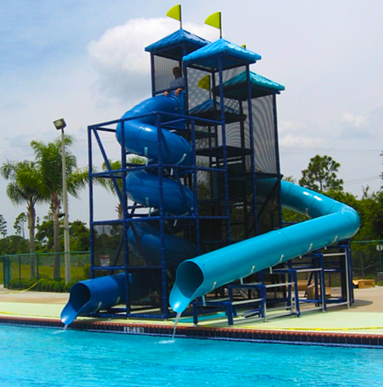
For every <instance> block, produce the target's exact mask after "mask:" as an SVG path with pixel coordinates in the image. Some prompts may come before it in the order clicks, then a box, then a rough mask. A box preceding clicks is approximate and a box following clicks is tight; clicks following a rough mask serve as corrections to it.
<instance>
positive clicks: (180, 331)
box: [0, 316, 383, 349]
mask: <svg viewBox="0 0 383 387" xmlns="http://www.w3.org/2000/svg"><path fill="white" fill-rule="evenodd" d="M0 324H7V325H18V326H33V327H45V328H60V329H63V328H64V324H63V323H62V322H61V320H59V319H54V318H34V317H28V318H27V317H16V316H0ZM68 329H71V330H81V331H91V332H99V333H119V334H131V335H147V336H164V337H172V335H173V329H174V327H173V325H164V324H161V323H155V324H154V323H152V324H151V323H137V322H123V323H121V322H111V321H94V320H76V321H74V322H73V323H72V324H71V325H70V327H69V328H68ZM175 337H176V338H192V339H213V340H227V341H245V342H259V343H279V344H297V345H321V346H348V347H365V348H378V349H383V334H365V333H350V332H317V331H315V332H313V331H297V330H283V329H256V328H251V329H250V328H234V327H231V328H225V327H219V328H211V327H202V326H177V330H176V334H175Z"/></svg>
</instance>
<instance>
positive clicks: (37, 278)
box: [0, 251, 90, 292]
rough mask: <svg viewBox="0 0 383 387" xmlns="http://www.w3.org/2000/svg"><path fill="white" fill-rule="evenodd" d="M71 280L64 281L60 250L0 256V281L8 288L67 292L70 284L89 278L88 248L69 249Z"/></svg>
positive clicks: (62, 259) (62, 258)
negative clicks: (72, 250) (85, 249)
mask: <svg viewBox="0 0 383 387" xmlns="http://www.w3.org/2000/svg"><path fill="white" fill-rule="evenodd" d="M70 261H71V277H72V279H71V281H70V283H68V284H65V280H64V278H65V274H64V270H65V267H64V253H63V252H59V253H35V254H13V255H3V256H0V284H4V287H5V288H8V289H20V290H21V289H33V290H42V291H55V292H64V291H69V289H70V287H71V286H72V284H73V283H75V282H78V281H81V280H84V279H88V278H89V277H90V264H89V263H90V253H89V251H86V252H82V251H78V252H71V253H70Z"/></svg>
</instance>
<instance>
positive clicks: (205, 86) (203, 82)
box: [197, 74, 210, 91]
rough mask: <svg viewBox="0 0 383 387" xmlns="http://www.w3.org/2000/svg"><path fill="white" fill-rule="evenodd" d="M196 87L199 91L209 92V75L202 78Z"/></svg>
mask: <svg viewBox="0 0 383 387" xmlns="http://www.w3.org/2000/svg"><path fill="white" fill-rule="evenodd" d="M197 86H198V87H200V88H201V89H205V90H208V91H210V75H209V74H208V75H205V76H204V77H202V78H201V79H200V80H199V81H198V83H197Z"/></svg>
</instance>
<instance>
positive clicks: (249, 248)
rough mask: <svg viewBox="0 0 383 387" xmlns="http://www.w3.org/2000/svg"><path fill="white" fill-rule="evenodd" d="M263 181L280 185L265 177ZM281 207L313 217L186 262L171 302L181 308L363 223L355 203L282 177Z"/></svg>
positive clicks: (349, 233)
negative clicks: (347, 203)
mask: <svg viewBox="0 0 383 387" xmlns="http://www.w3.org/2000/svg"><path fill="white" fill-rule="evenodd" d="M263 184H265V185H267V184H275V180H272V179H269V180H264V181H263ZM281 198H282V206H283V207H284V208H288V209H291V210H293V211H296V212H299V213H301V214H304V215H307V216H308V217H310V218H314V219H311V220H308V221H306V222H302V223H298V224H296V225H293V226H290V227H286V228H282V229H280V230H275V231H271V232H269V233H267V234H263V235H260V236H257V237H254V238H250V239H247V240H244V241H242V242H238V243H236V244H233V245H230V246H227V247H224V248H222V249H220V250H216V251H213V252H210V253H208V254H204V255H201V256H199V257H197V258H193V259H189V260H186V261H184V262H182V263H181V264H180V265H179V267H178V269H177V276H176V283H175V285H174V287H173V289H172V291H171V293H170V305H171V307H172V309H173V310H174V311H175V312H177V313H182V312H183V311H184V310H185V309H186V308H187V306H188V305H189V303H190V302H192V301H193V300H194V299H196V298H198V297H201V296H204V295H205V294H207V293H209V292H211V291H212V290H214V289H216V288H219V287H220V286H223V285H226V284H228V283H230V282H233V281H235V280H237V279H240V278H244V277H247V276H249V275H251V274H252V273H256V272H258V271H260V270H263V269H265V268H268V267H272V266H275V265H277V264H279V263H282V262H285V261H288V260H290V259H292V258H295V257H298V256H301V255H304V254H307V253H309V252H310V251H313V250H316V249H319V248H322V247H325V246H329V245H331V244H333V243H335V242H336V241H340V240H343V239H347V238H351V237H352V236H353V235H355V234H356V233H357V231H358V229H359V226H360V219H359V215H358V213H357V212H356V211H355V210H354V209H352V208H351V207H349V206H347V205H345V204H342V203H339V202H337V201H335V200H333V199H330V198H328V197H327V196H324V195H321V194H319V193H316V192H313V191H311V190H309V189H306V188H302V187H299V186H296V185H294V184H292V183H289V182H286V181H281Z"/></svg>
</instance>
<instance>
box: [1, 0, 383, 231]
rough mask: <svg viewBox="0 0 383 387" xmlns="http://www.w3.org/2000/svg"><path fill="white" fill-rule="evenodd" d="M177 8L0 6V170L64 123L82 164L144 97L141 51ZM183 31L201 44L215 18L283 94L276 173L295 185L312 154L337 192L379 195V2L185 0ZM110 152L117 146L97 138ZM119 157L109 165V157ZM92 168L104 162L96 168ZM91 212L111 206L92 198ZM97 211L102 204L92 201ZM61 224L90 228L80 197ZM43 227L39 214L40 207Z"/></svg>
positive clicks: (382, 31)
mask: <svg viewBox="0 0 383 387" xmlns="http://www.w3.org/2000/svg"><path fill="white" fill-rule="evenodd" d="M175 4H177V3H176V2H174V1H157V0H148V1H145V0H140V1H138V0H137V1H136V0H124V1H122V0H113V1H112V2H106V1H101V0H36V1H32V0H13V1H3V2H1V3H0V56H1V60H0V87H1V93H0V122H1V130H0V162H1V163H3V162H4V161H6V160H23V159H28V160H31V159H33V153H32V151H31V148H30V146H29V143H30V141H31V140H41V141H45V142H47V141H52V140H53V139H55V138H56V137H57V135H58V132H56V131H55V129H54V127H53V124H52V121H53V120H55V119H57V118H60V117H64V118H65V120H66V122H67V124H68V127H67V129H66V133H68V134H71V135H73V136H74V138H75V144H74V146H73V147H72V152H73V153H74V154H75V155H76V156H77V161H78V166H86V165H87V132H86V128H87V126H88V125H90V124H94V123H98V122H103V121H108V120H113V119H117V118H119V117H120V116H121V115H122V114H123V113H124V112H125V111H126V110H128V109H129V108H131V107H132V106H133V105H134V104H136V103H138V102H139V101H141V100H142V99H144V98H146V97H149V96H150V75H149V54H147V53H145V52H144V47H145V46H147V45H149V44H150V43H153V42H155V41H157V40H160V39H161V38H163V37H165V36H166V35H168V34H170V33H172V32H173V31H175V30H176V29H178V28H179V24H178V22H177V21H175V20H173V19H169V18H166V17H165V15H166V12H167V11H168V10H169V9H170V8H171V7H172V6H174V5H175ZM182 11H183V12H182V13H183V22H184V25H183V27H184V29H186V30H188V31H190V32H193V33H195V34H197V35H199V36H202V37H204V38H206V39H208V40H210V41H213V40H216V39H218V38H219V31H218V30H216V29H214V28H212V27H209V26H207V25H204V20H205V19H206V17H207V16H209V15H210V14H212V13H213V12H216V11H221V12H222V21H223V37H224V38H225V39H227V40H230V41H232V42H234V43H237V44H246V45H247V48H248V49H250V50H252V51H254V52H256V53H258V54H260V55H261V56H262V60H261V61H259V62H258V63H257V64H256V65H254V66H253V67H252V71H255V72H257V73H259V74H261V75H263V76H265V77H267V78H270V79H272V80H274V81H276V82H278V83H281V84H283V85H284V86H285V87H286V91H284V92H283V93H282V94H281V95H280V96H279V98H278V113H279V118H278V119H279V136H280V149H281V168H282V172H283V174H284V175H287V176H293V177H295V178H296V179H299V178H300V177H301V170H302V169H304V168H306V167H307V165H308V163H309V160H310V158H311V157H313V156H314V155H316V154H320V155H324V154H327V155H330V156H332V157H333V158H334V159H335V160H337V161H338V162H339V163H340V164H341V168H340V171H339V177H341V178H343V179H344V181H345V189H346V190H347V191H350V192H352V193H354V194H356V195H358V196H361V193H362V187H366V186H370V188H371V191H377V190H379V189H380V187H381V179H380V178H379V174H380V173H381V172H382V169H383V168H382V158H381V157H380V153H381V152H382V150H383V130H382V126H383V125H382V124H383V88H382V71H383V70H382V69H383V53H382V36H383V23H382V20H383V4H382V1H381V0H337V1H333V0H321V1H317V2H313V1H308V0H237V1H235V2H234V1H229V0H220V1H206V0H204V1H201V0H194V1H183V2H182ZM106 143H107V145H108V147H109V150H110V152H117V148H116V147H115V143H114V139H113V138H110V139H106ZM117 157H118V156H116V158H117ZM97 160H101V159H97V158H96V161H97ZM99 163H100V164H99V167H100V166H101V161H99ZM6 185H7V182H6V181H5V180H4V179H2V178H0V198H1V202H0V214H2V215H3V216H4V217H5V219H6V220H7V221H8V233H13V232H14V230H13V227H12V226H13V222H14V219H15V217H16V216H17V215H18V214H19V213H20V212H22V211H24V210H25V209H24V207H22V206H20V207H14V206H13V205H12V203H11V202H10V200H9V199H8V198H7V196H6V193H5V189H6ZM96 200H97V208H96V214H97V215H99V216H100V217H106V218H107V217H114V208H115V205H116V200H115V199H114V198H113V197H111V196H108V195H106V194H105V193H104V192H102V190H101V189H97V190H96ZM98 203H99V204H98ZM69 210H70V219H71V220H75V219H80V220H83V221H88V193H87V192H86V191H84V192H82V193H81V195H80V198H79V199H74V198H70V209H69ZM37 213H38V215H39V216H40V218H42V217H43V216H44V215H46V213H47V206H40V207H38V208H37Z"/></svg>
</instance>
